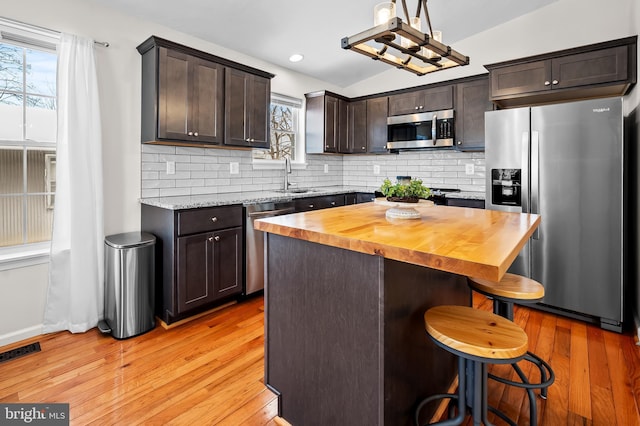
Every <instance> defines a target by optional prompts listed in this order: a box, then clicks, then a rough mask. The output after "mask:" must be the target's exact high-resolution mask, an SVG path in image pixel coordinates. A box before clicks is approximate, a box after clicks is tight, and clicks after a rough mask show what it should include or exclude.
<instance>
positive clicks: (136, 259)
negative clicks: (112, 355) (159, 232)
mask: <svg viewBox="0 0 640 426" xmlns="http://www.w3.org/2000/svg"><path fill="white" fill-rule="evenodd" d="M104 242H105V247H104V249H105V251H104V259H105V262H104V296H105V297H104V317H105V318H104V321H101V322H100V324H98V328H99V329H100V331H102V332H103V333H111V335H112V336H113V337H115V338H116V339H126V338H129V337H133V336H137V335H139V334H142V333H145V332H147V331H149V330H152V329H153V328H154V327H155V325H156V321H155V316H154V300H155V298H154V297H155V296H154V295H155V292H154V287H155V286H154V283H155V243H156V237H155V236H153V235H151V234H149V233H146V232H127V233H124V234H116V235H109V236H107V237H105V240H104Z"/></svg>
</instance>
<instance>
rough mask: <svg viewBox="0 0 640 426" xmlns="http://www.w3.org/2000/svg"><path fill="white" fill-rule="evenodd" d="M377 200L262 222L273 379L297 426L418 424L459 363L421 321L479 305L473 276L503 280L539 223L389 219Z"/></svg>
mask: <svg viewBox="0 0 640 426" xmlns="http://www.w3.org/2000/svg"><path fill="white" fill-rule="evenodd" d="M387 208H388V207H386V206H384V205H381V204H377V203H367V204H359V205H352V206H345V207H338V208H334V209H327V210H319V211H312V212H306V213H297V214H292V215H286V216H278V217H274V218H269V219H264V220H259V221H256V222H255V226H256V229H258V230H262V231H265V232H268V233H269V234H268V245H267V250H268V258H267V272H266V275H267V284H266V290H265V321H266V324H265V341H266V347H265V383H266V384H267V386H269V387H270V388H271V389H272V390H274V391H275V392H276V393H277V394H278V395H279V415H280V416H281V417H283V418H284V419H285V420H287V421H288V422H290V423H291V424H293V425H294V426H307V425H327V424H348V425H410V424H412V413H413V409H414V408H415V405H416V404H417V402H418V401H420V400H421V399H422V398H423V397H425V396H427V395H430V394H433V393H438V392H443V391H445V390H446V389H448V388H449V386H450V384H451V382H452V380H453V378H454V376H455V365H456V364H455V359H454V358H453V357H452V356H450V355H449V354H447V353H446V352H444V351H442V350H441V349H439V348H437V347H436V346H435V345H434V344H432V343H431V342H430V341H429V339H428V338H427V336H426V334H425V331H424V324H423V320H422V316H423V313H424V311H425V310H427V309H429V308H430V307H432V306H436V305H441V304H458V305H469V304H470V302H471V297H470V291H469V289H468V287H467V284H466V279H465V277H466V276H467V275H473V276H476V277H482V278H487V279H492V280H499V279H500V278H501V277H502V276H503V275H504V273H505V272H506V270H507V269H508V267H509V265H510V264H511V262H512V261H513V260H514V259H515V257H516V256H517V254H518V252H519V251H520V249H521V248H522V247H523V246H524V244H525V243H526V241H527V240H528V238H529V237H530V236H531V234H532V233H533V231H534V230H535V228H536V227H537V226H538V224H539V222H540V217H539V216H537V215H529V214H519V213H504V212H498V211H489V210H479V209H468V208H459V207H445V206H429V207H419V208H418V210H419V211H420V212H421V218H420V219H412V220H397V219H395V220H387V219H386V217H385V212H386V210H387Z"/></svg>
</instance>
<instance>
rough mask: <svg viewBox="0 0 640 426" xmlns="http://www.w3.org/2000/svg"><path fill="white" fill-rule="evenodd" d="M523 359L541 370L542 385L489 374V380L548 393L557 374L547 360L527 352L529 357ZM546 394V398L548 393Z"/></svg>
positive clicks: (514, 365)
mask: <svg viewBox="0 0 640 426" xmlns="http://www.w3.org/2000/svg"><path fill="white" fill-rule="evenodd" d="M523 359H524V360H526V361H529V362H532V363H534V364H535V365H536V366H537V367H538V369H539V370H540V375H541V377H542V380H541V381H540V383H531V382H529V381H516V380H511V379H505V378H504V377H499V376H496V375H494V374H489V375H488V376H489V378H491V379H493V380H495V381H497V382H500V383H504V384H505V385H510V386H515V387H519V388H525V389H543V390H545V391H546V388H548V387H549V386H551V385H552V384H553V382H554V381H555V378H556V376H555V373H554V372H553V369H552V368H551V366H550V365H549V364H548V363H547V362H546V361H545V360H543V359H542V358H540V357H539V356H538V355H536V354H534V353H531V352H527V355H525V357H524V358H523ZM512 365H513V367H514V368H515V367H516V366H517V364H512ZM544 377H547V379H544ZM544 393H545V396H546V392H544Z"/></svg>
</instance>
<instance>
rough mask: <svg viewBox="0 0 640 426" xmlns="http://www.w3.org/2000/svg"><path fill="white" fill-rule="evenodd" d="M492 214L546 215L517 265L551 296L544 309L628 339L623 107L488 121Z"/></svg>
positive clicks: (597, 103) (594, 105)
mask: <svg viewBox="0 0 640 426" xmlns="http://www.w3.org/2000/svg"><path fill="white" fill-rule="evenodd" d="M485 143H486V147H485V161H486V175H487V178H486V191H487V192H486V206H487V207H486V208H488V209H493V210H502V211H510V212H530V213H537V214H540V215H541V218H542V220H541V224H540V227H539V228H538V230H537V231H536V232H535V234H534V235H533V236H532V237H531V239H530V240H529V243H528V244H527V246H526V247H525V248H524V249H523V250H522V252H521V253H520V254H519V256H518V258H517V259H516V260H515V261H514V263H513V264H512V266H511V269H510V272H513V273H518V274H523V275H526V276H528V277H531V278H533V279H535V280H537V281H539V282H540V283H541V284H542V285H543V286H544V287H545V297H544V299H543V300H542V302H541V304H539V307H540V308H543V309H547V310H551V311H555V312H557V313H561V314H565V315H568V316H573V317H578V318H582V319H586V320H590V321H592V322H596V323H599V324H600V326H601V327H602V328H606V329H609V330H614V331H621V328H622V321H623V314H624V312H623V295H624V293H623V288H624V285H623V280H624V274H623V271H624V261H625V259H624V255H625V251H624V249H623V247H624V238H623V237H624V229H623V227H624V222H625V218H624V210H625V209H624V205H623V204H624V197H623V190H624V185H625V178H624V176H625V170H624V164H625V161H624V160H625V159H624V134H623V112H622V98H606V99H597V100H587V101H579V102H571V103H562V104H555V105H545V106H538V107H530V108H517V109H507V110H500V111H491V112H487V113H485Z"/></svg>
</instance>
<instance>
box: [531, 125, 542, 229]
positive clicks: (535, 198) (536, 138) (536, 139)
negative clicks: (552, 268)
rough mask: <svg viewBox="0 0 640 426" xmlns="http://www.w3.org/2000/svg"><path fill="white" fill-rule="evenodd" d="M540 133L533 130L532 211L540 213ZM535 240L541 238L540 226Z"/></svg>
mask: <svg viewBox="0 0 640 426" xmlns="http://www.w3.org/2000/svg"><path fill="white" fill-rule="evenodd" d="M539 168H540V134H539V133H538V132H536V131H531V213H534V214H540V193H539V189H540V181H539V179H540V170H539ZM531 238H533V239H534V240H539V239H540V227H539V226H538V228H536V230H535V231H534V232H533V235H532V236H531Z"/></svg>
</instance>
